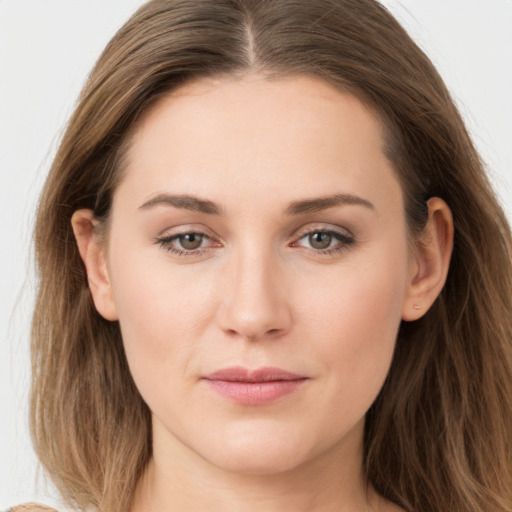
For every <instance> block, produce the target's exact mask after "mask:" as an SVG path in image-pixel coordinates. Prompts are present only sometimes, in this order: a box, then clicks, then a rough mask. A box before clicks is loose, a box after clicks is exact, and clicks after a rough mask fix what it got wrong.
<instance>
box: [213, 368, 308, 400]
mask: <svg viewBox="0 0 512 512" xmlns="http://www.w3.org/2000/svg"><path fill="white" fill-rule="evenodd" d="M203 380H204V381H205V382H206V384H207V385H208V386H210V388H211V389H213V390H214V391H216V392H217V393H219V394H220V395H223V396H225V397H227V398H229V399H231V400H233V401H234V402H236V403H238V404H240V405H265V404H269V403H272V402H274V401H276V400H277V399H279V398H281V397H283V396H285V395H288V394H290V393H293V392H294V391H296V390H297V389H298V388H299V387H300V386H302V384H304V382H306V381H307V380H308V378H307V377H304V376H302V375H297V374H295V373H290V372H287V371H286V370H282V369H280V368H272V367H266V368H258V369H257V370H249V369H247V368H243V367H240V366H237V367H232V368H225V369H223V370H218V371H216V372H213V373H210V374H208V375H206V376H204V377H203Z"/></svg>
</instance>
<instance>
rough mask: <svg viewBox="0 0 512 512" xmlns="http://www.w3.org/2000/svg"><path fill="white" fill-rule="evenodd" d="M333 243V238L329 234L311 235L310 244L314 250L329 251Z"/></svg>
mask: <svg viewBox="0 0 512 512" xmlns="http://www.w3.org/2000/svg"><path fill="white" fill-rule="evenodd" d="M331 242H332V236H331V235H330V234H329V233H311V234H310V235H309V243H310V245H311V247H313V248H314V249H327V248H328V247H329V246H330V245H331Z"/></svg>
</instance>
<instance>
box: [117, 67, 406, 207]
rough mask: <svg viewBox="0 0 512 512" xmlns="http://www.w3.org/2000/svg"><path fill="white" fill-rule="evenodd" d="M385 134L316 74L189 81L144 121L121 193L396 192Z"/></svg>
mask: <svg viewBox="0 0 512 512" xmlns="http://www.w3.org/2000/svg"><path fill="white" fill-rule="evenodd" d="M383 132H384V129H383V126H382V123H381V122H380V121H379V119H378V118H377V116H376V115H375V114H374V113H373V112H371V111H370V110H369V109H368V108H366V107H365V106H364V105H363V104H362V103H361V102H360V101H359V100H358V99H357V98H355V97H354V96H352V95H350V94H347V93H343V92H340V91H339V90H338V89H336V88H334V87H333V86H332V85H330V84H328V83H326V82H324V81H322V80H319V79H316V78H312V77H306V76H299V77H288V78H280V79H278V80H269V79H266V78H265V77H263V76H260V75H248V76H245V77H244V78H217V79H208V80H201V81H196V82H192V83H190V84H187V85H185V86H183V87H181V88H178V89H176V90H175V91H173V92H171V93H169V94H168V95H167V96H166V97H165V98H163V99H162V100H161V101H159V102H158V103H157V104H156V105H155V106H153V108H151V109H150V110H149V111H148V112H147V113H146V114H145V115H144V117H143V118H142V120H141V121H140V123H139V125H138V127H137V129H136V130H135V132H134V134H133V137H132V144H131V147H130V151H129V154H128V159H127V169H126V174H125V178H124V180H123V181H124V182H125V183H122V184H121V187H120V188H123V187H124V188H130V189H131V191H132V192H133V193H135V192H136V195H138V196H139V199H141V200H144V199H147V197H148V196H150V195H151V194H154V193H157V192H166V191H172V192H177V193H194V194H197V195H202V196H205V197H211V196H212V195H213V196H215V197H214V199H216V200H219V201H223V200H229V199H236V198H237V197H238V198H239V197H240V195H241V194H242V195H243V193H245V192H247V193H248V192H251V193H253V194H255V193H259V194H264V195H265V196H274V195H276V194H273V193H272V192H276V193H277V192H278V199H279V198H280V199H282V200H283V201H286V200H293V199H294V197H292V196H293V194H294V193H295V192H294V191H296V192H297V193H299V191H300V192H301V195H302V196H304V194H306V195H317V194H325V193H328V192H332V189H333V188H338V189H340V190H339V191H340V192H344V193H361V192H362V191H364V192H365V193H366V194H370V195H372V194H378V193H379V192H380V191H381V190H382V189H383V187H384V188H386V187H387V186H388V185H389V184H390V182H391V181H392V182H394V185H395V188H396V186H398V182H397V181H396V179H395V173H394V172H393V169H392V167H391V164H390V162H389V161H388V159H387V158H386V157H385V155H384V135H383ZM356 189H359V190H356ZM262 198H263V196H262Z"/></svg>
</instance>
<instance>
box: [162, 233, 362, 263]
mask: <svg viewBox="0 0 512 512" xmlns="http://www.w3.org/2000/svg"><path fill="white" fill-rule="evenodd" d="M314 234H326V235H330V236H331V237H332V238H333V239H335V240H337V241H338V244H337V245H336V246H334V247H332V248H327V249H314V248H312V247H309V248H308V247H303V248H304V249H305V250H306V251H307V253H308V254H310V255H313V256H318V255H325V256H334V255H336V254H339V253H341V252H344V251H346V250H347V249H349V248H350V246H352V245H354V244H355V242H356V239H355V237H354V236H353V235H352V234H348V233H343V232H340V231H336V230H335V229H325V228H321V229H310V230H308V231H304V232H303V233H301V235H300V236H299V237H298V238H297V239H296V240H295V241H294V242H292V243H291V244H289V247H301V246H300V245H299V241H300V240H303V239H304V238H306V237H308V236H311V235H314ZM186 235H197V236H200V237H202V239H203V241H204V240H212V237H210V236H208V235H207V234H206V233H201V232H199V231H185V232H183V233H176V234H174V235H170V236H165V237H161V238H156V239H155V243H157V244H159V245H161V246H162V247H163V248H164V249H165V250H166V251H168V252H170V253H173V254H176V255H177V256H181V257H191V256H192V257H193V256H201V255H203V254H204V253H205V252H207V251H208V250H210V249H212V247H200V248H198V249H195V250H187V249H178V248H176V247H173V245H172V243H173V242H174V241H176V240H179V239H180V238H181V237H184V236H186Z"/></svg>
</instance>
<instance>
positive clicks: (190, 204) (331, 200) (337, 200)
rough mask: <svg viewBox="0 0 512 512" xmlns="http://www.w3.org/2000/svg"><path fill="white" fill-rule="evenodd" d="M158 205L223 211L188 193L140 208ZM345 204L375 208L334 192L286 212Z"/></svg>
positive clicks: (159, 198)
mask: <svg viewBox="0 0 512 512" xmlns="http://www.w3.org/2000/svg"><path fill="white" fill-rule="evenodd" d="M158 205H168V206H174V207H175V208H182V209H185V210H192V211H195V212H200V213H205V214H207V215H221V213H222V209H221V208H220V207H219V206H217V205H216V204H215V203H214V202H212V201H208V200H207V199H200V198H198V197H195V196H191V195H188V194H180V195H169V194H158V195H157V196H155V197H153V198H151V199H149V200H148V201H146V202H145V203H144V204H142V205H141V206H139V210H146V209H148V208H152V207H154V206H158ZM344 205H356V206H364V207H366V208H369V209H372V210H373V209H375V207H374V206H373V204H372V203H371V202H370V201H368V200H366V199H363V198H361V197H358V196H355V195H352V194H333V195H330V196H325V197H315V198H312V199H304V200H301V201H294V202H292V203H290V205H289V206H288V207H287V208H286V210H285V213H286V215H289V216H293V215H303V214H306V213H315V212H319V211H322V210H327V209H329V208H333V207H335V206H344Z"/></svg>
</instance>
